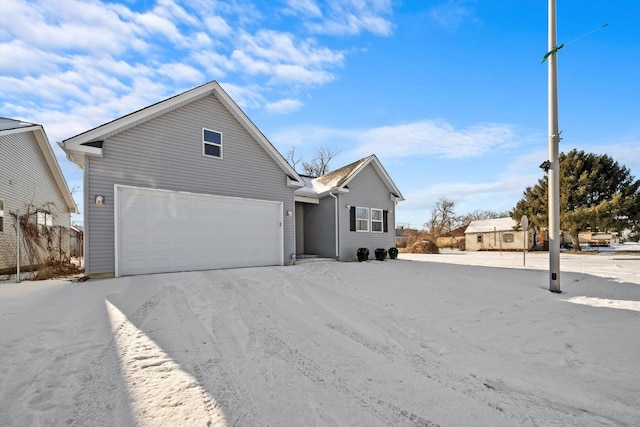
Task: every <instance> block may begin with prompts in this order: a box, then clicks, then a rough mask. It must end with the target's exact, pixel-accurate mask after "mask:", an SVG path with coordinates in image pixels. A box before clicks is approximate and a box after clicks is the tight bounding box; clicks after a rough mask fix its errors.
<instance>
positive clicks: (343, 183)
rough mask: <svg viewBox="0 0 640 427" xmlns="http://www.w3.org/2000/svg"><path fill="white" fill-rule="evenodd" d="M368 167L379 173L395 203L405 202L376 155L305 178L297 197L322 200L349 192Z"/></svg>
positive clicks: (297, 191)
mask: <svg viewBox="0 0 640 427" xmlns="http://www.w3.org/2000/svg"><path fill="white" fill-rule="evenodd" d="M368 165H371V166H372V167H373V168H374V169H375V170H376V171H377V172H378V174H379V175H380V177H381V178H382V181H383V182H384V184H385V185H386V186H387V188H388V189H389V192H390V193H391V194H392V197H393V198H394V200H395V201H402V200H404V197H402V193H401V192H400V190H399V189H398V187H396V185H395V184H394V182H393V181H392V180H391V177H390V176H389V174H388V173H387V171H386V170H385V169H384V167H383V166H382V163H380V160H378V158H377V157H376V155H375V154H372V155H370V156H368V157H365V158H363V159H360V160H357V161H355V162H353V163H350V164H348V165H346V166H343V167H341V168H340V169H336V170H334V171H333V172H329V173H328V174H326V175H323V176H320V177H318V178H310V177H305V178H304V181H305V186H304V187H303V188H300V189H298V190H296V195H297V196H307V197H318V198H320V197H324V196H326V195H328V194H329V193H331V192H332V191H338V192H340V191H348V190H349V187H348V185H349V182H351V180H352V179H353V178H354V177H355V176H356V175H358V173H360V172H361V171H362V170H363V169H364V168H365V167H367V166H368Z"/></svg>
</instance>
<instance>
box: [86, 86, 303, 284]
mask: <svg viewBox="0 0 640 427" xmlns="http://www.w3.org/2000/svg"><path fill="white" fill-rule="evenodd" d="M203 127H204V128H207V129H210V130H214V131H217V132H221V133H222V135H223V136H222V138H223V142H222V146H223V158H222V159H218V158H213V157H205V156H203V155H202V128H203ZM85 173H86V174H87V176H88V179H87V183H86V186H85V189H86V191H85V193H86V201H85V203H86V204H85V206H86V208H85V211H86V213H87V216H86V220H85V224H86V230H87V236H88V238H87V240H88V241H89V243H88V247H87V254H86V255H87V257H88V260H87V262H86V265H87V272H88V273H89V274H110V273H113V272H114V271H115V253H114V216H113V215H114V198H113V191H114V184H123V185H131V186H138V187H148V188H159V189H166V190H175V191H186V192H193V193H203V194H216V195H223V196H233V197H245V198H251V199H261V200H275V201H282V202H283V204H284V205H283V211H284V212H285V213H286V211H287V210H294V197H293V190H294V189H293V188H289V187H287V185H286V184H287V179H286V175H285V173H284V172H283V171H282V169H281V168H280V167H279V166H278V165H277V164H276V163H275V162H274V161H273V159H272V158H271V157H270V156H269V155H268V154H267V153H266V152H265V151H264V149H263V148H262V147H261V146H260V145H259V144H258V143H257V142H256V141H255V140H254V139H253V138H252V137H251V136H250V135H249V133H247V131H246V130H245V129H244V128H243V127H242V126H241V125H240V124H239V123H238V122H237V121H236V120H235V118H234V117H233V116H232V115H231V114H230V113H229V112H228V111H227V110H226V109H225V108H224V107H223V106H222V104H221V103H220V102H219V101H218V100H217V98H215V96H213V95H210V96H207V97H205V98H202V99H200V100H197V101H194V102H193V103H190V104H187V105H185V106H182V107H181V108H179V109H177V110H174V111H171V112H169V113H167V114H165V115H162V116H160V117H157V118H155V119H152V120H150V121H148V122H146V123H143V124H141V125H138V126H136V127H133V128H131V129H129V130H127V131H125V132H122V133H120V134H118V135H115V136H114V137H112V138H109V139H107V140H106V141H105V142H104V144H103V157H102V158H96V157H88V158H87V162H86V171H85ZM97 195H102V196H105V203H104V204H103V205H102V206H98V205H96V204H95V197H96V196H97ZM283 217H284V219H283V221H284V223H283V227H284V236H283V238H284V252H285V253H284V259H285V262H287V261H289V260H290V258H291V257H290V255H291V253H292V252H293V250H294V217H293V216H292V217H287V216H286V214H285V215H283ZM237 236H238V238H243V236H242V230H238V231H237ZM247 238H250V236H248V237H247Z"/></svg>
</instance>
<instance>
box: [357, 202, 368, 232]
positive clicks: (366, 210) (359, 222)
mask: <svg viewBox="0 0 640 427" xmlns="http://www.w3.org/2000/svg"><path fill="white" fill-rule="evenodd" d="M358 209H361V210H364V211H365V212H367V217H366V218H359V217H358ZM363 221H364V222H365V224H366V225H367V229H366V230H362V229H360V224H361V223H362V222H363ZM370 221H371V213H370V209H369V208H365V207H364V206H356V233H368V232H369V231H370V229H371V226H370Z"/></svg>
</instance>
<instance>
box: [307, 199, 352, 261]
mask: <svg viewBox="0 0 640 427" xmlns="http://www.w3.org/2000/svg"><path fill="white" fill-rule="evenodd" d="M334 218H335V205H334V199H333V197H331V196H328V197H325V198H323V199H321V200H320V203H319V204H317V205H314V204H305V205H304V250H305V254H307V255H319V256H323V257H327V258H335V257H336V239H335V236H336V229H335V225H334V224H335V220H334ZM347 219H348V217H347Z"/></svg>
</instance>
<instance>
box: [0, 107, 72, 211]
mask: <svg viewBox="0 0 640 427" xmlns="http://www.w3.org/2000/svg"><path fill="white" fill-rule="evenodd" d="M21 132H32V133H33V136H34V138H35V140H36V142H37V143H38V148H40V151H41V152H42V155H43V156H44V159H45V161H46V163H47V166H49V170H50V171H51V175H52V176H53V180H54V181H55V183H56V185H57V186H58V188H59V189H60V194H62V197H63V199H64V201H65V203H66V204H67V206H68V208H69V212H70V213H78V206H77V205H76V202H75V201H74V200H73V196H72V195H71V191H69V187H68V186H67V181H66V180H65V179H64V175H63V174H62V170H61V169H60V165H59V164H58V161H57V160H56V156H55V154H53V149H52V148H51V144H50V143H49V138H47V134H46V133H45V132H44V128H43V127H42V125H38V124H35V123H29V122H24V121H20V120H14V119H8V118H5V117H0V136H3V135H11V134H15V133H21Z"/></svg>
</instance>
